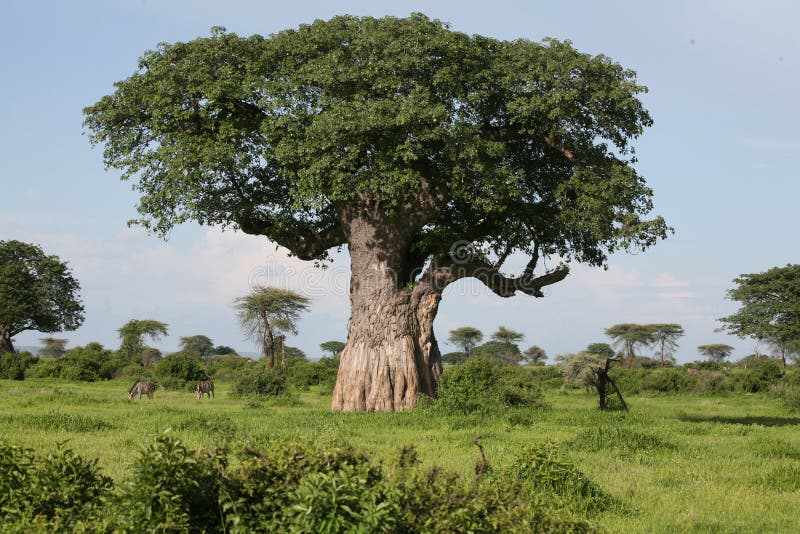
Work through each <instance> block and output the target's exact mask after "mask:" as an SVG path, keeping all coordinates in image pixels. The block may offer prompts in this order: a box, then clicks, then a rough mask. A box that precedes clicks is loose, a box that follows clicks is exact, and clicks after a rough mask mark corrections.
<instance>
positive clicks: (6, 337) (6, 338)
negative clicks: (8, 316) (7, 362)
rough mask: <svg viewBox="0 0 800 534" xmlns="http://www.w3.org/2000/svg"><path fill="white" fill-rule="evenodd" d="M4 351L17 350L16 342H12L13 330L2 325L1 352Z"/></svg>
mask: <svg viewBox="0 0 800 534" xmlns="http://www.w3.org/2000/svg"><path fill="white" fill-rule="evenodd" d="M4 352H15V351H14V344H13V343H12V342H11V332H9V331H8V329H6V328H2V327H0V354H3V353H4Z"/></svg>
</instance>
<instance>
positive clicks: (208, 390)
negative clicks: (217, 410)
mask: <svg viewBox="0 0 800 534" xmlns="http://www.w3.org/2000/svg"><path fill="white" fill-rule="evenodd" d="M196 391H197V400H200V399H202V398H203V393H205V394H207V395H208V397H209V398H211V399H213V398H214V381H213V380H203V381H201V382H198V383H197V390H196Z"/></svg>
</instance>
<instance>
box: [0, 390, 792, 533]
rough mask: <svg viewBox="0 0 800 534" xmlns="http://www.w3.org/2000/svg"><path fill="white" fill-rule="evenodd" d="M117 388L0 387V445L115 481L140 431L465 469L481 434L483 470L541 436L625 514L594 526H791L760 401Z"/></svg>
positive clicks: (777, 435)
mask: <svg viewBox="0 0 800 534" xmlns="http://www.w3.org/2000/svg"><path fill="white" fill-rule="evenodd" d="M128 386H129V384H128V383H127V382H125V383H123V382H117V381H111V382H102V383H91V384H86V383H70V382H61V381H58V382H57V381H43V380H27V381H24V382H12V381H0V395H2V398H3V400H4V402H3V403H2V404H0V439H2V440H4V441H6V442H9V443H12V444H16V445H22V446H26V447H31V448H33V449H36V450H37V451H47V450H51V449H54V448H55V447H56V444H57V443H59V442H63V441H67V442H68V445H67V446H68V447H70V448H72V449H73V450H75V451H76V452H78V453H79V454H81V455H83V456H85V457H96V458H99V462H100V465H101V466H102V468H103V471H104V472H105V473H106V474H108V475H110V476H112V477H113V478H115V479H117V480H121V479H122V478H124V476H125V474H126V471H127V470H128V468H129V467H130V465H131V463H132V461H133V458H134V456H135V454H136V452H137V450H138V449H139V447H141V446H142V445H143V444H145V443H149V442H150V441H151V440H152V438H153V436H154V435H156V434H158V433H161V432H165V431H167V430H169V432H170V433H172V434H173V435H175V436H177V437H179V438H180V439H181V440H183V441H184V442H185V443H187V444H188V445H190V446H198V447H199V446H208V447H210V446H213V445H215V444H218V443H219V442H220V441H221V440H222V439H223V437H224V436H226V435H228V436H235V437H237V438H247V437H250V438H268V437H274V436H282V437H285V436H288V437H301V436H302V437H306V438H308V439H311V440H314V441H318V442H321V443H323V444H343V443H350V444H352V445H354V446H356V447H358V448H361V449H363V450H365V451H366V452H367V453H369V454H370V455H371V456H372V457H373V458H376V459H379V460H385V461H387V462H388V461H389V460H391V459H393V458H395V457H396V456H397V454H398V450H399V448H400V447H401V446H403V445H408V444H413V445H415V446H416V447H417V450H418V451H419V453H420V457H421V459H422V461H423V463H424V464H428V465H434V464H436V465H439V466H441V467H444V468H446V469H449V470H453V471H457V472H459V473H461V474H463V475H464V476H466V477H470V476H472V472H473V469H474V465H475V461H476V458H477V449H476V447H475V446H474V445H473V443H472V440H473V438H474V437H475V436H476V435H481V436H483V438H482V443H483V444H484V445H485V449H486V456H487V459H488V461H489V463H490V464H491V465H494V466H503V465H507V464H508V463H509V462H510V461H511V459H512V458H514V457H515V456H516V455H517V454H518V452H519V451H520V450H521V448H522V447H523V446H524V445H526V444H529V443H545V442H553V443H556V444H558V446H559V447H560V448H561V450H562V451H563V453H564V454H565V455H566V456H567V457H568V458H569V459H570V460H571V461H572V462H574V464H575V465H576V466H577V467H578V468H579V469H581V470H582V471H583V472H585V473H586V474H587V475H589V477H590V478H591V479H592V480H594V481H595V482H597V483H598V484H599V485H600V486H601V487H602V488H603V489H604V490H606V491H607V492H608V493H610V494H612V495H613V496H615V497H617V498H618V499H619V500H620V501H622V502H623V503H625V504H626V508H627V509H628V511H627V512H626V511H616V512H613V513H611V512H609V513H607V514H603V515H600V516H599V517H597V518H595V519H594V520H595V521H597V522H598V523H599V526H600V527H601V528H603V529H605V530H607V531H610V532H687V531H691V532H797V531H800V517H799V516H798V514H797V510H798V506H800V415H797V414H794V413H792V412H788V411H786V410H785V409H784V408H782V407H781V406H780V405H779V404H778V403H777V402H776V401H774V400H772V399H769V398H765V397H762V396H757V395H754V396H745V395H729V396H708V397H703V396H675V397H667V396H663V397H631V398H630V399H628V400H629V402H630V405H631V411H630V412H629V413H619V412H609V413H601V412H599V411H598V410H597V409H596V399H595V398H594V397H592V396H587V395H585V394H584V393H583V392H579V391H575V392H570V393H567V394H560V393H558V392H557V391H549V392H547V393H546V395H547V403H548V404H549V405H550V408H549V409H545V410H536V411H512V412H508V413H507V414H501V415H499V416H498V415H495V416H463V417H458V416H441V415H435V414H432V413H431V412H430V411H424V410H415V411H411V412H406V413H399V414H342V413H332V412H330V411H329V410H328V409H327V406H328V403H329V397H327V396H323V395H320V394H319V393H318V392H315V391H309V392H305V393H302V394H301V395H300V396H299V398H298V399H297V401H296V402H292V403H283V404H282V405H280V404H274V403H267V402H257V401H249V400H239V399H232V398H231V397H230V396H229V395H228V387H227V385H226V384H224V383H222V384H218V385H217V397H216V399H214V400H210V401H209V400H206V399H204V400H203V401H198V400H197V399H196V398H195V397H194V395H193V394H191V393H184V392H172V391H163V390H159V391H158V392H157V393H156V395H155V398H154V399H153V400H152V401H150V400H147V399H146V398H145V399H143V400H141V401H139V400H136V401H129V400H128V399H127V396H126V391H127V388H128Z"/></svg>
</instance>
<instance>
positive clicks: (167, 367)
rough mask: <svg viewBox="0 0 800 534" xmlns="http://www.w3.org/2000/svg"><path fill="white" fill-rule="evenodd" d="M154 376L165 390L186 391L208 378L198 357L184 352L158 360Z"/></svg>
mask: <svg viewBox="0 0 800 534" xmlns="http://www.w3.org/2000/svg"><path fill="white" fill-rule="evenodd" d="M154 374H155V376H156V378H158V380H159V383H160V384H161V385H162V386H164V387H165V388H167V389H186V388H187V386H191V385H192V384H193V383H195V382H197V381H198V380H208V379H209V378H210V377H209V376H208V373H207V372H206V370H205V368H204V367H203V362H202V361H201V360H200V357H199V356H194V355H192V354H188V353H186V352H175V353H173V354H169V355H167V356H165V357H164V358H162V359H160V360H159V361H158V362H156V366H155V369H154Z"/></svg>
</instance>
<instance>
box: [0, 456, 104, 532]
mask: <svg viewBox="0 0 800 534" xmlns="http://www.w3.org/2000/svg"><path fill="white" fill-rule="evenodd" d="M111 487H112V480H111V479H110V478H109V477H107V476H104V475H102V474H101V473H100V470H99V468H98V467H97V460H84V459H83V458H81V457H80V456H77V455H76V454H74V453H73V451H72V450H70V449H66V448H64V447H63V444H62V445H59V447H58V449H57V450H56V451H55V452H54V453H51V454H49V455H48V456H46V457H44V458H38V457H36V456H35V455H34V453H33V451H32V450H30V449H23V448H20V447H14V446H10V445H7V444H4V443H0V509H2V511H3V519H4V521H5V522H6V525H7V526H8V525H9V524H13V523H16V524H18V525H25V524H29V525H30V524H35V525H36V528H32V529H31V530H37V531H38V530H41V531H48V530H49V531H67V530H71V527H72V526H73V525H74V523H75V522H76V521H78V520H89V519H91V518H92V517H93V516H95V515H97V513H98V512H99V511H100V510H101V507H102V498H103V497H105V496H106V495H107V494H108V492H109V490H110V489H111ZM18 530H19V531H24V530H27V529H25V528H20V529H18Z"/></svg>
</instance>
